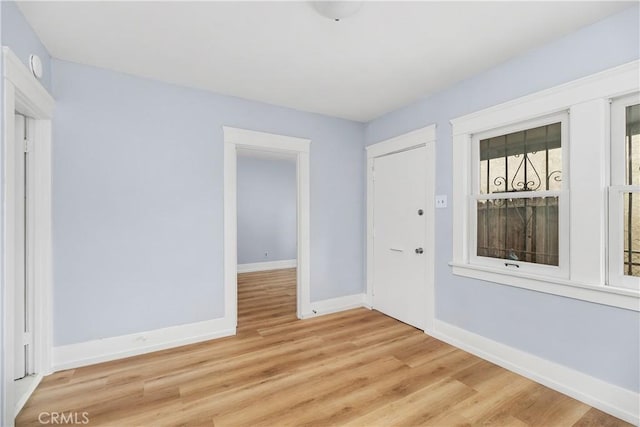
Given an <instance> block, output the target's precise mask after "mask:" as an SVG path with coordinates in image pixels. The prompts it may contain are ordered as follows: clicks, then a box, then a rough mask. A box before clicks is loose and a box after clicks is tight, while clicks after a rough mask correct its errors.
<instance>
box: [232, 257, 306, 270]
mask: <svg viewBox="0 0 640 427" xmlns="http://www.w3.org/2000/svg"><path fill="white" fill-rule="evenodd" d="M297 265H298V262H297V261H296V260H295V259H283V260H279V261H267V262H252V263H248V264H238V273H251V272H254V271H269V270H280V269H283V268H295V267H296V266H297Z"/></svg>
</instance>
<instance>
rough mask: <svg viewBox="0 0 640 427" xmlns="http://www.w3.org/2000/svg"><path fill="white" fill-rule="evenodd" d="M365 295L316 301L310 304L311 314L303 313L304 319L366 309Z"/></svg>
mask: <svg viewBox="0 0 640 427" xmlns="http://www.w3.org/2000/svg"><path fill="white" fill-rule="evenodd" d="M364 300H365V294H355V295H347V296H344V297H338V298H331V299H325V300H322V301H315V302H312V303H311V304H310V306H311V309H310V311H309V312H306V313H302V318H303V319H308V318H310V317H316V316H322V315H324V314H331V313H337V312H338V311H344V310H351V309H352V308H359V307H364V306H365V304H364Z"/></svg>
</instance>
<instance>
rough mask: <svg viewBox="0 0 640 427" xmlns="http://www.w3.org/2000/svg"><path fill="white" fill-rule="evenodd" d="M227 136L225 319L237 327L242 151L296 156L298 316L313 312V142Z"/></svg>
mask: <svg viewBox="0 0 640 427" xmlns="http://www.w3.org/2000/svg"><path fill="white" fill-rule="evenodd" d="M222 129H223V132H224V288H225V318H227V319H228V320H229V321H230V322H232V323H233V325H236V324H237V318H238V315H237V299H238V297H237V292H238V283H237V271H238V265H237V262H238V261H237V244H238V241H237V239H238V229H237V228H238V225H237V212H238V207H237V161H238V159H237V156H238V153H237V151H238V149H239V148H240V149H253V150H266V151H275V152H282V153H292V154H295V158H296V184H297V185H296V188H297V223H298V228H297V247H298V253H297V270H296V275H297V280H296V283H297V292H296V294H297V315H298V318H302V317H303V313H308V312H310V311H311V310H310V304H311V302H310V301H311V275H310V272H309V268H310V262H311V258H310V256H311V255H310V254H311V249H310V247H311V242H310V238H311V233H310V227H311V222H310V210H311V206H310V191H311V190H310V188H311V181H310V170H309V169H310V161H309V150H310V148H311V140H309V139H304V138H297V137H292V136H285V135H276V134H271V133H265V132H257V131H253V130H246V129H238V128H233V127H229V126H223V127H222Z"/></svg>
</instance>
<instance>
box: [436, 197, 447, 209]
mask: <svg viewBox="0 0 640 427" xmlns="http://www.w3.org/2000/svg"><path fill="white" fill-rule="evenodd" d="M446 207H447V195H446V194H438V195H437V196H436V209H442V208H446Z"/></svg>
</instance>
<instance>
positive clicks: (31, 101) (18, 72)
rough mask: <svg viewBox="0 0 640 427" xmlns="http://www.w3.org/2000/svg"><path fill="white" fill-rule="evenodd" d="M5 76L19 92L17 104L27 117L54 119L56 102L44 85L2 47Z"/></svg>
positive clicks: (11, 53) (9, 50)
mask: <svg viewBox="0 0 640 427" xmlns="http://www.w3.org/2000/svg"><path fill="white" fill-rule="evenodd" d="M2 54H3V66H4V70H3V76H4V78H5V79H7V80H9V81H10V82H11V83H12V84H13V85H14V86H15V87H16V88H18V92H19V93H17V94H16V104H17V106H18V107H19V108H18V109H19V110H20V111H21V112H22V113H26V115H28V116H31V117H35V118H51V117H53V108H54V106H55V101H54V99H53V97H52V96H51V95H50V94H49V92H47V90H46V89H45V88H44V86H42V84H41V83H40V82H39V81H38V80H37V79H36V78H35V77H34V76H33V74H31V72H30V71H29V70H28V69H27V67H26V66H25V65H24V64H23V63H22V62H21V61H20V59H18V57H17V56H16V54H15V53H13V51H12V50H11V49H9V48H8V47H7V46H3V47H2Z"/></svg>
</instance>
